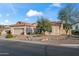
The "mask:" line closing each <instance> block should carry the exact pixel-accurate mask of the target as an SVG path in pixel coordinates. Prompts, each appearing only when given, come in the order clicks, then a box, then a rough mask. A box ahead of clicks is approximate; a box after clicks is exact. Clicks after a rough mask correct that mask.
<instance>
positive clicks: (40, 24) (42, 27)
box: [37, 17, 52, 34]
mask: <svg viewBox="0 0 79 59" xmlns="http://www.w3.org/2000/svg"><path fill="white" fill-rule="evenodd" d="M51 29H52V27H51V22H50V21H49V20H48V19H46V18H43V17H41V18H40V19H38V20H37V30H38V32H39V33H44V34H45V32H46V31H47V32H50V31H51Z"/></svg>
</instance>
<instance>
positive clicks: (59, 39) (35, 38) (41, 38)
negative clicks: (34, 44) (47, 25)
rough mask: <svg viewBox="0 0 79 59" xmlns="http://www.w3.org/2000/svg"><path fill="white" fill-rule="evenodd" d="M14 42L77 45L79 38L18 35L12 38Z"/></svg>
mask: <svg viewBox="0 0 79 59" xmlns="http://www.w3.org/2000/svg"><path fill="white" fill-rule="evenodd" d="M14 39H15V40H29V41H42V42H50V43H60V44H79V37H75V36H69V37H67V36H65V35H61V36H57V35H56V36H55V35H52V36H42V35H41V36H40V35H28V36H24V35H19V36H16V37H15V38H14Z"/></svg>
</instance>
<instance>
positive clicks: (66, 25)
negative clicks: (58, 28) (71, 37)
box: [58, 5, 79, 34]
mask: <svg viewBox="0 0 79 59" xmlns="http://www.w3.org/2000/svg"><path fill="white" fill-rule="evenodd" d="M58 18H59V19H60V20H61V24H63V29H64V30H65V31H66V34H67V33H68V31H69V30H70V29H71V28H72V24H73V23H74V22H75V20H76V19H78V18H79V10H78V9H77V8H76V7H75V6H73V5H67V6H66V7H64V8H62V9H61V10H60V11H59V14H58Z"/></svg>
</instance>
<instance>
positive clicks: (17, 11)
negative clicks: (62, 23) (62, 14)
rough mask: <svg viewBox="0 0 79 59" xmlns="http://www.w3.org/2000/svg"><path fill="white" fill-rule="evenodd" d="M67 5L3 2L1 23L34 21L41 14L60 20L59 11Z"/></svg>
mask: <svg viewBox="0 0 79 59" xmlns="http://www.w3.org/2000/svg"><path fill="white" fill-rule="evenodd" d="M66 5H67V4H60V3H58V4H56V3H35V4H34V3H15V4H11V3H4V4H3V3H1V4H0V24H14V23H16V22H17V21H23V22H29V23H34V22H36V21H37V18H38V17H40V16H43V17H45V18H48V19H49V20H50V21H58V19H57V16H58V12H59V10H60V9H61V8H63V7H65V6H66ZM74 5H76V4H74ZM77 5H78V4H77ZM77 7H78V6H77Z"/></svg>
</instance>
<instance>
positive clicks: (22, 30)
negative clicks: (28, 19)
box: [14, 28, 24, 35]
mask: <svg viewBox="0 0 79 59" xmlns="http://www.w3.org/2000/svg"><path fill="white" fill-rule="evenodd" d="M23 32H24V28H14V34H16V35H21V34H22V33H23Z"/></svg>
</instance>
